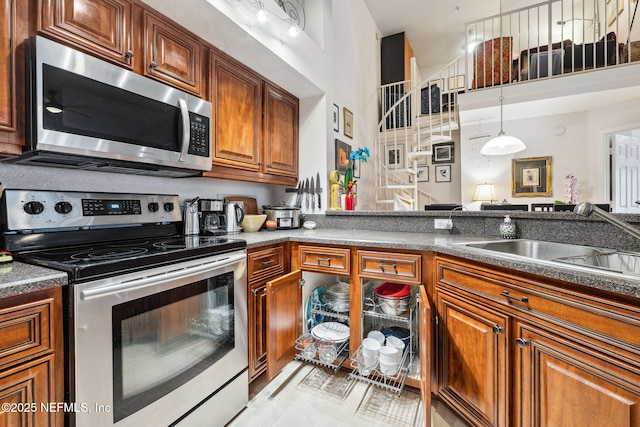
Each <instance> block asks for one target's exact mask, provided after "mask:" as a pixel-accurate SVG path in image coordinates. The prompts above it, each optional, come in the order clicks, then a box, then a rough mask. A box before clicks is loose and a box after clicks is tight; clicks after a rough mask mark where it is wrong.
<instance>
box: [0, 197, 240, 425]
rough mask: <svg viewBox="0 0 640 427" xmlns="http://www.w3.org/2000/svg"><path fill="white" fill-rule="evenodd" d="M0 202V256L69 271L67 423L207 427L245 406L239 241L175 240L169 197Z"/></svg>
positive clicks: (176, 209) (176, 207) (173, 204)
mask: <svg viewBox="0 0 640 427" xmlns="http://www.w3.org/2000/svg"><path fill="white" fill-rule="evenodd" d="M2 206H3V208H4V209H3V211H4V212H3V218H2V224H3V233H2V236H3V244H4V248H5V249H8V250H10V251H12V252H13V253H14V256H15V258H16V259H17V260H20V261H23V262H27V263H32V264H38V265H42V266H45V267H49V268H54V269H59V270H63V271H66V272H67V273H68V274H69V282H70V285H69V286H68V287H67V288H66V289H65V290H64V292H63V295H64V296H65V313H64V320H65V361H66V364H65V365H66V372H65V395H66V400H67V402H68V403H70V404H73V408H74V409H75V410H74V411H72V412H69V413H67V414H66V424H67V425H75V426H81V427H84V426H91V427H93V426H111V425H116V426H134V425H136V426H137V425H153V426H169V425H171V426H173V425H184V426H199V425H203V426H217V425H224V424H225V423H226V422H227V421H229V420H230V419H231V418H232V417H233V416H234V415H235V414H237V413H238V412H239V411H240V410H241V409H242V408H243V407H244V406H245V405H246V403H247V400H248V378H247V367H248V360H247V301H246V280H247V279H246V250H245V248H246V243H245V242H244V241H243V240H238V239H228V238H224V237H213V236H210V237H202V236H200V237H199V236H183V235H181V234H179V231H180V225H181V224H180V220H181V214H180V203H179V199H178V197H177V196H174V195H149V194H117V193H79V192H57V191H34V190H5V192H4V194H3V196H2ZM70 407H71V405H70Z"/></svg>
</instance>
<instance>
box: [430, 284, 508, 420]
mask: <svg viewBox="0 0 640 427" xmlns="http://www.w3.org/2000/svg"><path fill="white" fill-rule="evenodd" d="M436 299H437V306H438V313H439V316H440V322H441V324H442V328H441V342H440V348H439V358H438V359H439V361H440V371H439V378H438V384H439V387H438V388H439V395H440V398H441V399H442V400H443V401H445V402H446V403H448V404H449V405H450V406H452V407H453V408H455V409H457V410H458V411H459V412H460V413H461V414H463V415H464V416H465V418H466V419H467V420H473V421H474V424H480V425H487V426H504V425H507V411H508V407H509V406H508V404H509V402H508V394H507V385H508V380H509V361H508V357H507V355H508V354H509V352H508V347H507V346H508V344H509V340H508V316H506V315H504V314H502V313H499V312H496V311H494V310H490V309H489V308H487V307H483V306H479V305H476V304H471V303H469V302H467V301H464V300H463V299H460V298H457V297H455V296H453V295H450V294H448V293H445V292H440V291H438V292H437V297H436Z"/></svg>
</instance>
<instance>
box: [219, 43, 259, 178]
mask: <svg viewBox="0 0 640 427" xmlns="http://www.w3.org/2000/svg"><path fill="white" fill-rule="evenodd" d="M210 68H211V73H212V74H213V75H212V79H211V81H212V94H211V98H210V99H211V102H212V103H213V106H214V107H213V108H214V109H215V114H214V115H215V139H214V150H213V164H214V165H215V164H218V165H223V166H231V167H235V168H241V169H245V170H251V171H256V172H257V171H260V170H261V165H262V156H261V151H260V150H261V146H260V141H261V138H262V131H261V124H262V90H261V88H262V81H261V80H260V78H258V77H257V76H256V75H254V74H252V73H250V72H249V71H248V70H247V69H245V68H243V67H240V66H239V65H236V64H235V63H231V61H226V60H223V59H222V58H220V57H218V56H215V55H213V54H212V57H211V65H210ZM214 169H215V168H214Z"/></svg>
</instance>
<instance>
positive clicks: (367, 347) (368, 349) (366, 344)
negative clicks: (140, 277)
mask: <svg viewBox="0 0 640 427" xmlns="http://www.w3.org/2000/svg"><path fill="white" fill-rule="evenodd" d="M380 347H382V346H381V345H380V342H379V341H378V340H376V339H373V338H365V339H363V340H362V354H363V355H365V356H370V357H378V353H379V352H380Z"/></svg>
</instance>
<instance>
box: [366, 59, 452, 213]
mask: <svg viewBox="0 0 640 427" xmlns="http://www.w3.org/2000/svg"><path fill="white" fill-rule="evenodd" d="M458 65H459V59H456V60H454V61H452V62H451V63H450V64H447V65H446V66H445V67H443V68H442V69H441V70H440V71H439V72H438V73H436V74H435V75H433V76H431V78H429V79H427V80H424V81H423V80H422V79H421V77H420V72H419V70H418V67H417V65H416V62H415V58H411V79H410V80H405V81H401V82H397V83H392V84H388V85H384V86H381V87H380V99H381V103H382V119H381V120H380V122H379V124H378V133H377V136H376V141H375V143H374V158H375V171H376V205H377V208H379V209H391V208H393V203H394V196H395V195H396V194H401V195H403V196H405V198H410V199H412V200H413V204H412V206H411V209H413V210H418V209H419V206H421V205H422V204H423V203H433V202H434V199H433V198H432V197H431V196H430V195H429V194H428V193H426V192H424V191H421V190H419V188H418V179H417V177H418V165H419V164H420V163H423V164H424V163H426V162H427V158H428V157H429V156H431V154H432V144H433V143H434V142H439V141H451V140H452V131H453V130H455V129H457V128H458V126H457V99H456V95H457V92H458V90H459V89H458V88H457V85H456V84H453V83H457V79H456V77H457V76H459V74H458V71H459V68H458ZM445 88H446V91H445ZM461 89H464V88H461ZM425 95H426V96H427V98H426V100H425V98H424V97H425ZM431 101H433V102H431ZM425 104H428V105H425ZM423 113H424V114H423ZM420 197H422V198H424V199H425V200H420Z"/></svg>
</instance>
